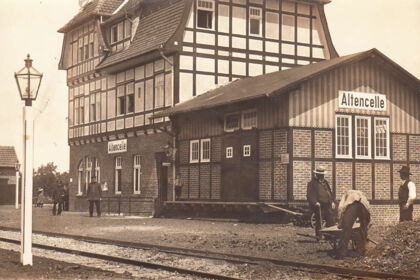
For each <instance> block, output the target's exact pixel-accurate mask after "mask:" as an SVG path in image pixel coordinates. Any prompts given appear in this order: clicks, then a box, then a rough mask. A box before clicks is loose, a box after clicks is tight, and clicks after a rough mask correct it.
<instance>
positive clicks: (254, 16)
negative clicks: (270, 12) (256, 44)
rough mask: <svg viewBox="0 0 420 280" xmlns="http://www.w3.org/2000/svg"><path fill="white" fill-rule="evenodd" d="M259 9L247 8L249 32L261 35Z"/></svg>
mask: <svg viewBox="0 0 420 280" xmlns="http://www.w3.org/2000/svg"><path fill="white" fill-rule="evenodd" d="M261 26H262V24H261V9H259V8H252V7H251V8H249V34H251V35H258V36H260V35H261Z"/></svg>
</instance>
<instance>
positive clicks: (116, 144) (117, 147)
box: [108, 139, 127, 154]
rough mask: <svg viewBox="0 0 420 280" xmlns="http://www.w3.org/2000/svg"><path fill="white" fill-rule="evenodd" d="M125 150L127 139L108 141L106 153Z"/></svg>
mask: <svg viewBox="0 0 420 280" xmlns="http://www.w3.org/2000/svg"><path fill="white" fill-rule="evenodd" d="M123 152H127V139H122V140H115V141H110V142H108V154H115V153H123Z"/></svg>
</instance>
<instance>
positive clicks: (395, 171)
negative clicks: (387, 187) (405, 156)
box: [392, 164, 403, 200]
mask: <svg viewBox="0 0 420 280" xmlns="http://www.w3.org/2000/svg"><path fill="white" fill-rule="evenodd" d="M401 166H402V164H393V166H392V172H393V176H394V180H393V181H394V182H393V185H392V186H393V199H395V200H398V190H399V188H400V186H401V184H402V183H403V180H401V178H400V173H399V172H398V170H400V169H401Z"/></svg>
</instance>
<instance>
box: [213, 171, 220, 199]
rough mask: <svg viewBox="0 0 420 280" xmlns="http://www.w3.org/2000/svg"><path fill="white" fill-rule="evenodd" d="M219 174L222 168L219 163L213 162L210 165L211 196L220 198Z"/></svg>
mask: <svg viewBox="0 0 420 280" xmlns="http://www.w3.org/2000/svg"><path fill="white" fill-rule="evenodd" d="M221 176H222V169H221V167H220V164H213V165H212V166H211V198H212V199H220V198H221V194H220V192H221V189H220V188H221V182H222V180H221Z"/></svg>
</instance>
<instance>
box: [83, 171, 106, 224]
mask: <svg viewBox="0 0 420 280" xmlns="http://www.w3.org/2000/svg"><path fill="white" fill-rule="evenodd" d="M86 195H87V200H88V201H89V216H90V217H92V216H93V204H95V206H96V214H97V215H98V217H100V216H101V201H100V200H101V197H102V189H101V185H100V184H98V183H97V182H96V177H95V176H93V177H92V180H91V182H90V183H89V185H88V188H87V192H86Z"/></svg>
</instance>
